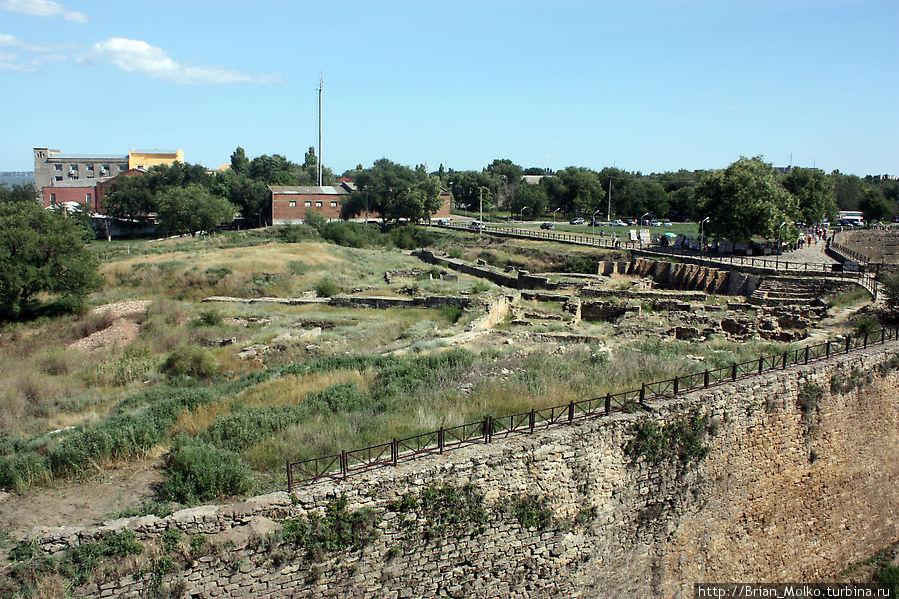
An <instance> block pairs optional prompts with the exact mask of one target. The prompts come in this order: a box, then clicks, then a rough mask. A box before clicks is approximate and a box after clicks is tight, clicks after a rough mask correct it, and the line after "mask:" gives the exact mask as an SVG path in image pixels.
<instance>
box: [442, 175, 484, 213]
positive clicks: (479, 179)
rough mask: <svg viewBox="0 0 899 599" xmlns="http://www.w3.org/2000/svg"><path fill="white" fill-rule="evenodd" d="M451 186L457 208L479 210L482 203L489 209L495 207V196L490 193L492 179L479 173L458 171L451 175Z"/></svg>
mask: <svg viewBox="0 0 899 599" xmlns="http://www.w3.org/2000/svg"><path fill="white" fill-rule="evenodd" d="M449 186H450V189H451V190H452V192H453V200H454V201H455V202H456V206H465V209H467V210H474V211H476V210H479V209H480V207H481V202H483V206H484V207H485V208H487V209H489V208H490V206H492V205H493V194H492V193H491V191H490V178H489V177H488V176H487V175H486V174H484V173H482V172H478V171H456V172H454V173H450V175H449Z"/></svg>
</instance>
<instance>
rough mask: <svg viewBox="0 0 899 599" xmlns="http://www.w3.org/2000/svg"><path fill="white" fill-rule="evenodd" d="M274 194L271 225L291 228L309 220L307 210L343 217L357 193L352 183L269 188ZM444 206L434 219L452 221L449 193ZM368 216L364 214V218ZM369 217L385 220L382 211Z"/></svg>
mask: <svg viewBox="0 0 899 599" xmlns="http://www.w3.org/2000/svg"><path fill="white" fill-rule="evenodd" d="M268 188H269V190H270V191H271V192H272V200H271V206H270V208H269V214H268V222H269V223H271V224H273V225H289V224H295V223H301V222H303V220H304V219H305V218H306V211H307V210H317V211H319V212H321V213H322V216H324V217H325V218H327V219H329V220H330V219H338V218H340V204H341V200H343V199H344V198H346V197H348V196H349V195H350V193H352V192H353V191H354V189H355V188H354V186H353V184H352V182H349V181H344V182H342V183H341V184H340V185H328V186H323V187H318V186H317V185H308V186H302V185H269V186H268ZM440 198H441V200H443V203H442V204H441V206H440V209H439V210H437V212H435V213H434V214H432V215H431V217H432V218H449V216H450V207H451V203H452V202H451V196H450V193H449V192H448V191H446V190H444V191H442V192H441V193H440ZM363 216H364V215H363ZM369 218H381V215H380V214H379V213H378V212H375V211H372V212H371V214H369Z"/></svg>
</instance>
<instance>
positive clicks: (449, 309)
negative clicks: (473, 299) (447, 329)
mask: <svg viewBox="0 0 899 599" xmlns="http://www.w3.org/2000/svg"><path fill="white" fill-rule="evenodd" d="M440 315H441V316H443V318H444V320H446V322H448V323H449V324H456V322H458V321H459V318H460V317H461V316H462V308H460V307H459V306H441V307H440Z"/></svg>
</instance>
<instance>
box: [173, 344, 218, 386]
mask: <svg viewBox="0 0 899 599" xmlns="http://www.w3.org/2000/svg"><path fill="white" fill-rule="evenodd" d="M161 370H162V372H163V373H164V374H166V375H168V376H169V377H176V376H191V377H194V378H199V379H205V378H210V377H212V376H214V375H215V374H216V372H218V367H217V366H216V364H215V359H213V357H212V354H211V353H210V352H209V350H208V349H205V348H203V347H197V346H194V345H181V346H179V347H176V348H175V350H174V351H172V353H170V354H169V355H168V357H167V358H166V359H165V362H163V363H162V367H161Z"/></svg>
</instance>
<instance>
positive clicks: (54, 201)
mask: <svg viewBox="0 0 899 599" xmlns="http://www.w3.org/2000/svg"><path fill="white" fill-rule="evenodd" d="M50 203H51V204H55V203H56V194H55V193H51V194H50Z"/></svg>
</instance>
